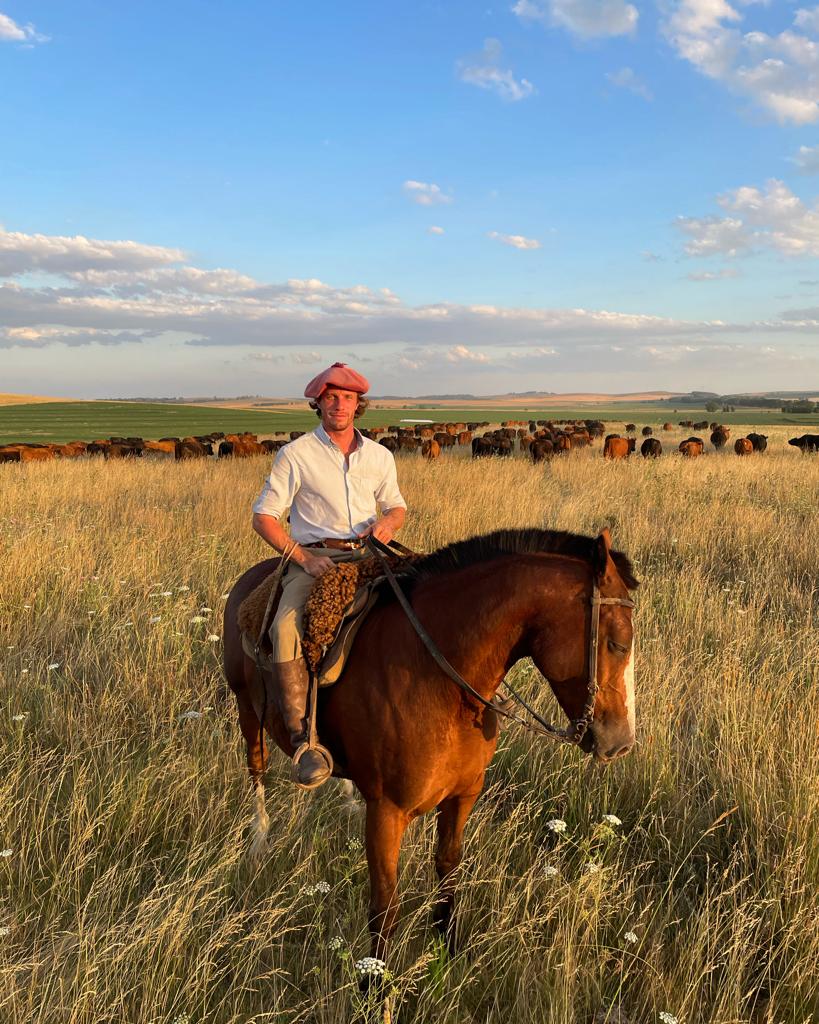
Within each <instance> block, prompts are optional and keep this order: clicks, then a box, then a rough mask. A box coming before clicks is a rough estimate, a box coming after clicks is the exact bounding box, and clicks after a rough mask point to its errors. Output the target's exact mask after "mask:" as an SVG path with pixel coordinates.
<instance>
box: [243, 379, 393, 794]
mask: <svg viewBox="0 0 819 1024" xmlns="http://www.w3.org/2000/svg"><path fill="white" fill-rule="evenodd" d="M369 387H370V385H369V382H368V381H367V379H366V378H365V377H363V376H362V375H361V374H360V373H356V371H355V370H353V369H352V368H351V367H349V366H346V365H345V364H344V363H333V365H332V366H330V367H328V368H327V369H326V370H323V371H322V372H321V373H320V374H318V376H317V377H314V378H313V380H311V381H310V383H309V384H308V385H307V387H306V388H305V389H304V397H305V398H308V399H310V408H311V409H314V410H315V411H316V414H317V415H318V416H319V417H320V418H321V423H320V424H319V426H318V427H316V429H315V430H314V431H312V432H311V433H307V434H304V435H302V437H299V438H297V439H296V440H295V441H291V442H290V444H287V445H285V446H284V447H283V448H281V449H280V450H279V452H278V454H277V455H276V459H275V461H274V463H273V467H272V469H271V470H270V475H269V476H268V478H267V480H266V481H265V485H264V487H263V489H262V492H261V494H260V495H259V497H258V498H257V499H256V501H255V502H254V504H253V529H254V530H255V531H256V532H257V533H258V534H259V536H260V537H261V538H262V539H263V540H265V541H266V542H267V543H268V544H270V546H271V547H273V548H275V550H276V551H278V552H281V553H283V554H285V555H287V556H289V559H290V561H289V564H288V567H287V571H286V572H285V574H284V576H283V577H282V581H281V586H282V593H281V598H280V601H279V607H278V610H277V612H276V615H275V618H274V619H273V622H272V624H271V626H270V629H269V631H268V635H269V636H270V642H271V644H272V648H273V651H272V656H271V659H270V662H271V664H270V670H271V675H272V676H273V680H274V685H275V693H276V697H277V702H278V705H279V710H280V712H281V715H282V718H283V720H284V723H285V726H286V728H287V730H288V732H289V733H290V740H291V742H292V744H293V748H294V750H295V749H298V748H299V747H300V746H301V744H302V743H303V742H304V741H305V740H306V738H307V701H308V692H309V689H310V674H309V672H308V669H307V662H306V661H305V659H304V656H303V653H302V646H301V641H302V637H303V613H304V606H305V603H306V602H307V598H308V597H309V595H310V590H311V588H312V586H313V583H314V581H315V579H316V578H317V577H319V576H321V575H323V574H324V573H325V572H327V571H328V570H329V569H332V568H333V567H334V566H335V565H336V564H337V563H338V562H348V561H354V560H357V559H360V558H366V557H369V552H368V551H367V550H366V549H365V547H364V538H365V537H366V536H368V535H369V534H372V535H373V537H375V538H376V539H377V540H380V541H381V542H382V543H384V544H386V543H388V542H389V541H390V540H392V538H393V536H394V535H395V533H396V532H397V531H398V530H400V529H401V527H402V526H403V524H404V516H405V513H406V507H407V505H406V502H405V501H404V499H403V497H402V496H401V492H400V490H399V489H398V480H397V476H396V469H395V459H394V458H393V455H392V453H391V452H390V451H388V450H387V449H386V448H385V447H384V446H383V445H380V444H376V443H375V442H374V441H371V440H369V439H368V438H366V437H364V436H363V435H362V434H361V432H360V431H358V430H356V428H355V426H354V425H353V421H354V420H355V418H356V417H358V416H361V415H362V414H363V413H364V412H365V410H366V408H367V404H368V403H367V399H366V398H364V397H363V396H364V395H365V393H366V392H367V391H368V390H369ZM379 506H380V508H381V516H380V517H379V515H378V507H379ZM288 508H289V509H290V533H289V535H288V533H287V532H286V531H285V529H284V526H283V525H282V522H281V520H282V516H283V515H284V514H285V513H286V511H287V509H288ZM293 774H294V779H295V781H296V782H298V783H300V784H301V785H303V786H309V787H311V788H313V787H315V786H317V785H321V783H323V782H325V781H326V780H327V779H328V778H329V777H330V774H331V768H330V766H329V765H328V763H327V761H326V760H325V758H324V756H323V755H322V753H321V751H320V750H316V749H313V748H312V747H310V748H308V749H307V750H305V751H304V752H303V754H302V756H301V758H300V759H299V761H298V763H297V764H296V765H294V772H293Z"/></svg>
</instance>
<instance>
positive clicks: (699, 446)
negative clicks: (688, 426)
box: [680, 437, 705, 459]
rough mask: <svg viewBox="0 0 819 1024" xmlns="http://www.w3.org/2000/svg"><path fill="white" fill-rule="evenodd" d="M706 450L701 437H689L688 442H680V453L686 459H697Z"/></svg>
mask: <svg viewBox="0 0 819 1024" xmlns="http://www.w3.org/2000/svg"><path fill="white" fill-rule="evenodd" d="M704 450H705V445H704V444H703V442H702V439H701V438H699V437H689V438H688V440H687V441H680V452H681V453H682V455H683V456H684V457H685V458H686V459H696V458H697V456H699V455H702V453H703V451H704Z"/></svg>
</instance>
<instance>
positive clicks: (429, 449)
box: [0, 420, 819, 462]
mask: <svg viewBox="0 0 819 1024" xmlns="http://www.w3.org/2000/svg"><path fill="white" fill-rule="evenodd" d="M489 426H490V424H489V422H488V421H482V422H472V423H461V422H457V423H430V424H415V425H414V426H412V427H404V426H385V427H371V428H369V429H362V431H361V432H362V434H364V435H365V436H367V437H369V438H371V439H372V440H374V441H378V442H379V444H382V445H384V446H385V447H386V448H388V449H389V450H390V451H391V452H393V453H395V452H420V454H421V455H422V456H423V457H424V458H425V459H437V458H439V457H440V455H441V453H442V452H444V451H446V450H447V449H448V448H453V447H455V446H460V447H467V446H468V447H470V448H471V452H472V457H473V458H475V459H479V458H486V457H488V456H501V457H509V456H511V455H512V454H513V453H514V452H515V451H521V452H524V453H527V454H528V455H529V457H530V458H531V459H532V461H533V462H543V461H545V460H547V459H550V458H552V457H554V456H557V455H566V454H567V453H569V452H571V451H574V450H575V449H580V448H586V447H588V446H589V445H591V444H593V443H594V442H595V441H596V440H598V439H600V438H603V439H604V440H603V457H604V458H606V459H625V458H628V456H629V455H631V454H632V453H633V452H634V451H635V450H636V447H637V437H636V434H637V426H636V424H634V423H627V424H626V425H625V432H626V435H627V436H625V437H622V436H621V435H620V434H606V425H605V423H603V422H602V421H601V420H507V421H505V422H503V423H502V424H501V425H500V427H499V428H498V429H495V430H488V429H485V428H488V427H489ZM678 426H679V427H682V428H683V429H693V430H703V431H704V430H710V438H709V440H710V442H711V444H712V445H713V447H714V448H715V449H716V450H717V451H719V450H720V449H722V448H724V447H725V446H726V444H727V443H728V441H729V439H730V436H731V431H730V429H729V428H728V427H725V426H723V425H722V424H720V423H708V421H707V420H702V421H699V422H693V421H692V420H682V421H680V423H679V424H678ZM675 429H677V428H675V426H674V424H672V423H664V424H663V426H662V430H663V431H665V432H670V431H673V430H675ZM303 433H304V431H302V430H292V431H290V433H289V434H286V433H282V432H279V433H278V434H276V435H274V437H273V438H264V439H262V440H259V438H258V437H257V436H256V435H255V434H252V433H249V432H245V433H242V434H225V433H222V432H221V431H217V432H213V433H210V434H202V435H197V436H195V437H182V438H179V437H162V438H160V439H159V440H158V441H146V440H143V438H141V437H109V438H106V439H103V440H96V441H70V442H69V443H68V444H49V443H41V444H38V443H33V442H20V443H16V444H6V445H0V462H35V461H36V462H41V461H46V460H50V459H73V458H80V457H82V456H93V455H97V456H102V457H103V458H106V459H126V458H141V457H143V456H160V457H164V458H173V459H176V460H184V459H197V458H207V457H210V458H220V459H222V458H247V457H249V456H252V455H264V454H269V453H273V452H276V451H278V450H279V448H281V447H282V445H285V444H287V443H288V442H289V441H294V440H295V439H296V438H297V437H301V435H302V434H303ZM640 433H641V435H642V437H643V441H642V444H641V445H640V454H641V455H642V456H643V458H659V456H660V455H662V453H663V445H662V443H661V441H660V440H659V438H656V437H653V436H652V435H653V433H654V430H653V428H652V427H643V428H642V430H641V431H640ZM788 444H790V445H793V446H794V447H796V448H799V449H800V450H801V451H802V452H803V454H804V453H807V452H819V434H803V435H802V436H801V437H792V438H791V439H790V440H789V441H788ZM767 447H768V438H767V437H766V436H765V435H764V434H756V433H750V434H748V435H747V436H746V437H740V438H737V439H736V440H735V441H734V451H735V452H736V454H737V455H752V454H753V453H755V452H764V451H765V449H766V448H767ZM676 449H677V451H679V452H680V454H681V455H683V456H684V457H686V458H696V457H697V456H699V455H702V454H704V452H705V450H706V442H705V441H704V440H703V438H701V437H696V436H691V437H687V438H685V439H684V440H683V441H680V442H679V444H677V445H676Z"/></svg>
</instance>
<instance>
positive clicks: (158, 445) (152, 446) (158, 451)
mask: <svg viewBox="0 0 819 1024" xmlns="http://www.w3.org/2000/svg"><path fill="white" fill-rule="evenodd" d="M145 451H146V453H147V452H151V453H153V454H154V455H174V456H175V455H176V442H174V441H146V442H145Z"/></svg>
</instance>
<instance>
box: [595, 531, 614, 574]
mask: <svg viewBox="0 0 819 1024" xmlns="http://www.w3.org/2000/svg"><path fill="white" fill-rule="evenodd" d="M610 551H611V536H610V534H609V528H608V527H607V526H604V527H603V529H602V530H601V532H600V536H599V537H598V538H597V541H596V542H595V545H594V559H593V561H594V572H595V575H596V576H597V578H598V579H602V578H603V576H605V575H606V569H607V568H608V564H609V552H610Z"/></svg>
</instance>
